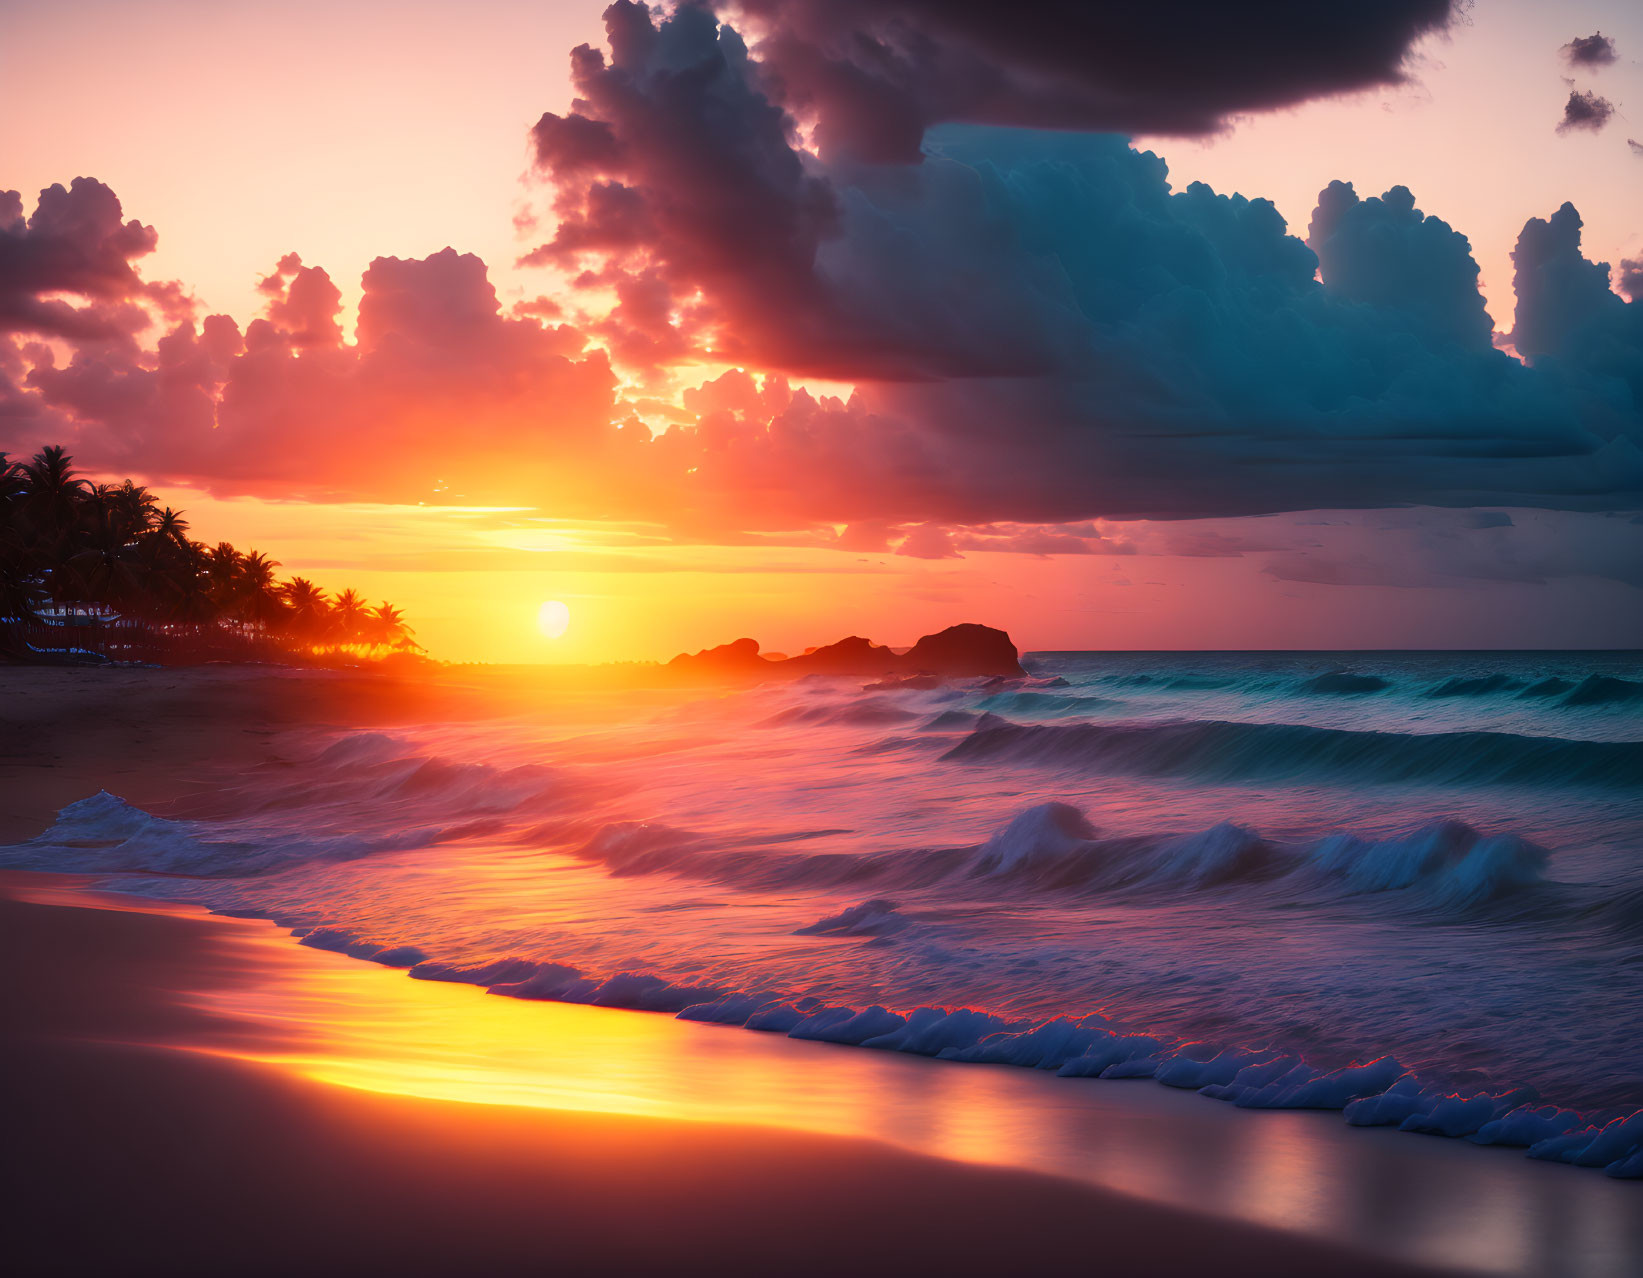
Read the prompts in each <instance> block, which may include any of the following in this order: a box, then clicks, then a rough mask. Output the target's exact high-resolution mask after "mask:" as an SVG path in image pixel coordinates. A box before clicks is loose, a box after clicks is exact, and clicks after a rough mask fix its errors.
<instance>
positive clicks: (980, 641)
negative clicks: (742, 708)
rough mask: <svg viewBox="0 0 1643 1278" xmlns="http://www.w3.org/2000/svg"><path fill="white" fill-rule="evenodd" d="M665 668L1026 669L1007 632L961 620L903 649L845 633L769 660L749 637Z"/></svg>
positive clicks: (778, 672) (752, 674) (712, 672)
mask: <svg viewBox="0 0 1643 1278" xmlns="http://www.w3.org/2000/svg"><path fill="white" fill-rule="evenodd" d="M665 669H666V670H667V671H668V672H669V673H671V674H673V675H676V676H680V677H684V678H690V679H702V680H705V681H718V680H738V681H739V680H761V679H771V678H793V677H796V676H800V675H847V676H854V677H861V676H868V677H876V678H880V679H885V680H894V681H897V682H900V681H909V682H910V681H912V680H915V679H916V680H919V681H921V682H922V681H923V680H926V679H929V680H935V679H943V678H949V679H971V678H987V677H994V678H1004V679H1018V678H1021V677H1022V676H1024V675H1025V674H1026V673H1027V672H1026V671H1025V670H1023V669H1022V668H1021V661H1020V658H1019V655H1018V654H1017V652H1016V647H1015V644H1014V643H1013V642H1011V640H1010V636H1009V635H1007V634H1005V633H1004V631H1002V630H995V629H994V628H993V627H991V626H981V625H976V624H975V623H973V622H966V623H964V624H962V625H957V626H948V627H947V629H945V630H942V631H939V632H937V633H936V634H933V635H925V636H924V637H923V638H922V639H920V640H919V641H918V642H917V643H916V644H914V645H913V647H912V648H911V649H909V650H908V651H907V652H905V653H900V654H898V653H896V652H894V651H893V650H892V649H890V648H886V647H883V646H882V645H880V644H875V643H874V642H872V640H870V639H863V638H862V637H861V636H860V635H851V636H850V637H849V638H847V639H840V640H839V641H838V642H837V643H830V644H827V645H826V646H824V647H821V648H814V649H812V650H811V651H809V652H807V653H805V654H804V655H803V656H800V657H790V658H788V659H786V660H772V659H770V658H768V657H762V656H760V655H759V645H758V643H757V641H755V640H752V639H738V640H736V641H735V642H734V643H727V644H721V645H720V646H719V647H717V648H704V649H703V650H702V651H701V652H697V653H680V654H679V655H678V656H677V657H675V658H674V659H673V660H672V661H670V662H668V663H667V666H666V667H665Z"/></svg>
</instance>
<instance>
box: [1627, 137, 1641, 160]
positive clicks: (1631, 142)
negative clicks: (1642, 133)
mask: <svg viewBox="0 0 1643 1278" xmlns="http://www.w3.org/2000/svg"><path fill="white" fill-rule="evenodd" d="M1626 145H1627V146H1629V147H1631V149H1632V154H1633V155H1636V156H1640V157H1643V142H1639V141H1638V140H1637V139H1636V138H1627V139H1626Z"/></svg>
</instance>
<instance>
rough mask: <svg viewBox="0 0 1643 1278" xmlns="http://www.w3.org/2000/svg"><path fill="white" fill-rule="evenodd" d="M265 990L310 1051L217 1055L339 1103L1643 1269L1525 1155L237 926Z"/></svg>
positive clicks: (1387, 1244)
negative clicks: (376, 1095) (838, 1036)
mask: <svg viewBox="0 0 1643 1278" xmlns="http://www.w3.org/2000/svg"><path fill="white" fill-rule="evenodd" d="M230 925H231V926H232V927H233V928H234V933H235V935H236V936H237V938H238V939H237V944H238V945H239V946H240V947H241V948H243V949H244V950H245V951H246V953H247V954H248V955H254V957H255V959H256V962H255V963H254V964H253V965H252V967H253V971H254V972H255V979H251V980H246V979H240V980H237V981H236V982H235V983H233V984H232V985H227V986H224V985H220V984H219V985H218V986H217V987H216V988H212V989H208V990H204V991H200V992H194V993H191V994H190V996H189V998H190V1001H191V1002H193V1003H194V1004H195V1005H196V1006H198V1007H200V1008H201V1009H202V1010H205V1011H208V1012H211V1013H215V1014H217V1015H219V1016H228V1017H234V1018H243V1019H245V1020H249V1021H253V1022H257V1023H260V1024H262V1025H265V1026H268V1027H270V1028H271V1029H274V1030H276V1031H279V1032H278V1033H276V1034H275V1035H274V1036H273V1037H271V1038H270V1040H269V1041H270V1042H273V1043H299V1044H300V1045H301V1046H300V1047H299V1048H297V1049H294V1050H292V1049H286V1048H275V1049H270V1050H267V1051H263V1050H260V1049H258V1050H252V1051H232V1052H224V1051H223V1049H222V1048H220V1047H218V1046H212V1045H204V1046H197V1047H196V1050H201V1051H208V1052H214V1053H218V1054H227V1055H234V1056H238V1057H239V1058H241V1059H247V1060H254V1061H259V1062H262V1063H265V1064H270V1065H274V1066H278V1067H279V1068H282V1069H285V1070H289V1071H291V1072H293V1073H295V1074H297V1075H300V1076H302V1077H304V1078H308V1079H312V1080H316V1081H319V1082H322V1083H326V1084H331V1085H336V1086H342V1087H349V1088H357V1089H364V1090H368V1091H374V1092H382V1093H389V1094H395V1095H402V1096H412V1097H423V1098H429V1099H439V1100H447V1101H458V1102H467V1103H473V1104H487V1105H516V1106H529V1107H533V1108H540V1109H549V1110H564V1111H587V1112H594V1113H606V1114H619V1115H629V1116H636V1117H652V1118H665V1119H672V1120H685V1121H693V1122H716V1123H732V1124H752V1125H759V1126H767V1127H776V1128H785V1129H789V1130H798V1131H806V1132H816V1133H824V1134H831V1135H839V1136H848V1137H858V1138H861V1137H865V1138H869V1139H876V1140H882V1141H886V1142H889V1143H891V1144H893V1145H897V1146H900V1147H903V1148H906V1149H910V1150H913V1151H916V1152H920V1153H924V1154H929V1155H935V1156H938V1157H942V1158H947V1159H953V1160H958V1161H964V1162H970V1163H982V1164H988V1165H994V1166H1002V1167H1012V1168H1020V1169H1026V1170H1032V1171H1038V1172H1046V1173H1050V1174H1054V1175H1059V1176H1064V1177H1069V1178H1072V1179H1076V1180H1080V1181H1084V1182H1088V1183H1091V1184H1094V1185H1097V1186H1101V1187H1103V1188H1107V1189H1111V1190H1116V1191H1118V1192H1121V1193H1125V1194H1129V1195H1133V1196H1135V1197H1138V1198H1143V1199H1147V1200H1151V1201H1155V1202H1159V1203H1163V1204H1167V1205H1171V1206H1176V1207H1184V1208H1187V1209H1190V1210H1194V1211H1198V1212H1204V1213H1208V1214H1211V1215H1214V1216H1219V1217H1225V1218H1231V1219H1241V1220H1245V1221H1250V1222H1254V1223H1257V1224H1261V1225H1266V1226H1276V1227H1279V1228H1282V1229H1287V1230H1291V1231H1295V1232H1298V1233H1303V1234H1307V1235H1311V1236H1314V1237H1317V1238H1320V1239H1324V1240H1328V1241H1331V1242H1336V1243H1341V1244H1345V1245H1348V1246H1351V1247H1353V1248H1357V1249H1360V1250H1365V1251H1369V1252H1374V1253H1379V1254H1382V1255H1388V1256H1394V1257H1399V1258H1404V1259H1408V1260H1411V1261H1420V1262H1425V1263H1436V1264H1447V1265H1458V1266H1461V1267H1462V1268H1463V1269H1466V1270H1471V1271H1476V1272H1481V1273H1492V1274H1496V1273H1498V1274H1513V1273H1519V1274H1542V1273H1548V1272H1557V1273H1560V1274H1567V1275H1571V1278H1599V1276H1603V1278H1607V1276H1608V1275H1619V1274H1622V1273H1626V1272H1628V1271H1627V1269H1626V1265H1627V1263H1628V1261H1627V1257H1628V1256H1635V1255H1637V1254H1639V1252H1640V1250H1643V1219H1640V1216H1639V1213H1637V1211H1636V1210H1635V1208H1636V1192H1637V1191H1636V1187H1635V1186H1630V1185H1625V1184H1619V1183H1616V1182H1612V1181H1607V1180H1604V1179H1603V1178H1601V1177H1597V1176H1593V1175H1591V1174H1589V1173H1582V1172H1579V1171H1576V1170H1574V1169H1571V1168H1565V1167H1560V1166H1552V1165H1547V1164H1542V1163H1534V1162H1530V1161H1528V1160H1526V1159H1524V1158H1523V1157H1522V1154H1521V1152H1519V1151H1503V1150H1485V1149H1475V1148H1471V1147H1469V1146H1465V1145H1462V1144H1459V1143H1457V1142H1451V1141H1440V1140H1432V1139H1421V1138H1416V1137H1411V1136H1407V1135H1403V1134H1399V1133H1396V1132H1391V1131H1385V1130H1375V1131H1354V1130H1351V1129H1348V1128H1347V1127H1345V1126H1344V1125H1343V1124H1342V1123H1341V1120H1340V1117H1339V1115H1336V1114H1315V1113H1295V1112H1291V1113H1254V1112H1248V1111H1241V1110H1237V1109H1234V1108H1232V1107H1230V1106H1225V1105H1216V1104H1210V1103H1208V1102H1205V1101H1203V1100H1201V1099H1200V1098H1198V1097H1196V1096H1194V1095H1191V1094H1190V1093H1184V1092H1172V1091H1170V1090H1168V1089H1166V1088H1162V1087H1158V1086H1155V1085H1141V1084H1133V1085H1126V1084H1123V1083H1101V1082H1085V1081H1069V1080H1062V1079H1056V1078H1054V1077H1051V1076H1049V1075H1046V1074H1042V1073H1039V1072H1036V1071H1029V1070H1021V1069H1010V1068H1006V1067H995V1066H957V1065H951V1064H945V1063H937V1062H932V1061H927V1060H923V1059H919V1058H914V1057H908V1056H900V1055H896V1054H892V1053H880V1052H873V1051H867V1050H863V1049H858V1048H847V1047H837V1046H833V1045H828V1044H819V1043H801V1042H796V1041H793V1040H790V1039H785V1038H782V1037H779V1036H772V1035H764V1034H758V1033H753V1032H749V1031H745V1030H738V1029H730V1028H726V1027H723V1026H712V1025H700V1024H694V1023H691V1022H685V1021H679V1020H675V1019H673V1018H671V1017H668V1016H662V1015H655V1014H649V1013H643V1012H629V1011H618V1010H612V1009H605V1008H592V1007H584V1006H576V1005H567V1004H559V1003H534V1002H526V1001H521V1000H515V999H507V998H499V997H494V996H491V995H487V994H486V993H485V992H484V991H482V990H480V989H478V988H475V987H472V986H465V985H456V984H444V983H439V982H432V981H412V980H409V979H407V978H406V977H405V976H404V974H403V973H400V972H397V971H394V970H392V969H387V968H383V967H378V966H374V965H372V964H369V963H363V962H360V961H358V960H354V959H349V958H345V957H342V956H340V955H335V954H330V953H326V952H322V951H315V950H311V949H305V948H301V947H298V946H296V945H294V944H293V943H292V941H291V939H290V938H289V937H288V936H286V935H285V934H284V933H282V932H279V931H276V930H275V929H273V928H271V927H269V926H268V925H267V924H262V923H256V922H249V921H247V922H244V923H241V922H238V921H231V923H230Z"/></svg>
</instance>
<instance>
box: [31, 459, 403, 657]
mask: <svg viewBox="0 0 1643 1278" xmlns="http://www.w3.org/2000/svg"><path fill="white" fill-rule="evenodd" d="M188 527H189V525H188V520H187V519H186V518H185V517H184V516H183V514H182V512H181V511H178V510H175V509H173V508H171V507H169V506H167V507H164V508H161V506H160V503H159V502H158V501H157V500H156V499H155V497H154V495H153V494H152V493H150V492H149V491H148V489H147V488H145V487H143V486H142V485H141V484H138V483H136V482H134V481H133V480H130V479H127V480H125V481H124V482H123V483H119V484H107V483H99V484H92V483H89V482H88V481H87V480H85V479H84V478H82V477H81V476H80V475H79V474H78V473H77V472H76V471H75V469H74V466H73V459H72V458H71V457H70V456H69V455H68V453H67V452H66V451H65V450H64V449H63V448H61V447H60V446H57V445H52V446H49V447H46V448H43V449H41V450H40V452H39V453H37V454H36V455H35V456H34V457H33V458H31V459H30V460H28V461H26V462H19V461H17V460H14V459H13V458H12V457H10V456H9V455H7V454H6V453H3V452H0V648H3V649H4V650H5V651H7V652H8V653H10V654H12V655H16V656H21V657H24V658H28V657H31V656H33V655H35V654H36V653H37V652H38V649H35V648H31V647H30V643H31V642H35V641H36V640H35V639H32V638H31V636H30V633H29V630H28V627H29V626H30V625H32V624H36V623H38V622H39V620H40V617H41V610H42V609H44V608H45V607H46V606H47V605H48V604H51V603H56V604H59V605H62V606H64V607H65V608H66V609H68V610H70V612H71V614H72V611H73V610H75V609H76V608H78V607H79V606H80V605H82V604H93V605H100V606H102V607H106V608H109V609H112V610H114V611H115V612H116V613H117V614H118V617H117V618H116V619H115V620H116V621H117V622H118V627H117V630H118V638H117V639H115V640H114V642H113V643H112V644H111V645H110V646H107V647H105V649H104V650H105V651H106V652H110V653H111V655H120V654H122V653H124V654H131V653H138V654H142V655H145V656H149V655H152V654H154V653H156V652H157V653H158V654H159V655H161V656H162V657H163V656H166V655H168V654H170V655H174V656H182V657H187V656H193V657H196V658H197V657H198V656H199V655H201V654H211V653H218V652H220V653H222V654H224V655H229V656H232V655H235V654H236V653H237V652H244V651H246V646H247V644H248V643H250V642H252V641H254V642H255V644H256V647H257V649H259V650H266V645H268V644H270V643H273V642H278V643H282V644H284V645H285V646H287V647H289V648H291V649H293V650H295V649H312V648H313V647H314V646H316V645H318V644H321V643H325V642H331V643H333V644H335V645H336V646H338V647H347V648H369V649H371V650H373V651H375V650H380V649H383V648H389V647H392V648H415V647H416V646H417V644H416V642H415V640H413V639H412V638H411V633H412V632H411V628H410V627H409V626H408V625H407V624H406V623H405V617H404V614H403V613H401V612H400V610H399V609H398V608H395V607H394V606H393V605H392V604H390V603H386V602H384V603H381V604H379V605H378V606H377V607H375V608H367V607H366V605H365V601H364V599H362V598H361V597H360V595H359V593H358V592H357V591H354V590H345V591H343V592H342V594H341V595H339V596H338V597H337V600H336V603H335V605H332V604H330V603H329V602H328V601H327V599H326V596H325V592H324V591H323V590H321V589H320V588H319V587H318V586H316V585H314V583H313V582H311V581H308V580H306V579H304V578H302V577H297V578H293V579H292V580H291V581H288V582H285V583H283V584H281V583H280V581H279V580H278V579H277V577H276V576H275V570H276V569H277V568H278V567H279V565H278V564H277V563H276V562H275V561H274V560H272V559H270V558H269V557H268V556H267V555H265V554H263V553H261V552H260V551H256V550H253V551H251V552H249V553H247V554H241V553H240V552H239V551H238V550H237V549H235V547H234V546H233V545H231V544H230V543H228V542H226V541H224V542H219V543H217V545H216V546H214V547H210V548H207V547H206V546H204V545H201V544H200V543H199V542H196V541H193V540H191V539H190V538H189V536H188ZM179 628H182V629H185V630H188V631H191V632H192V633H193V636H194V637H195V638H204V639H205V640H206V642H205V644H204V646H203V647H201V646H198V645H195V644H190V645H187V646H183V647H179V646H177V645H176V644H175V643H174V642H173V641H172V638H171V637H174V636H175V635H176V632H177V630H178V629H179ZM236 632H237V633H236ZM108 633H109V634H114V633H115V632H114V631H110V632H108ZM168 636H171V637H168ZM65 638H66V636H65ZM225 640H226V641H228V642H227V643H226V646H225V642H224V641H225ZM74 642H79V641H78V640H74ZM51 644H52V645H55V646H57V647H61V646H62V644H61V643H60V642H58V641H57V640H56V639H53V640H52V641H51Z"/></svg>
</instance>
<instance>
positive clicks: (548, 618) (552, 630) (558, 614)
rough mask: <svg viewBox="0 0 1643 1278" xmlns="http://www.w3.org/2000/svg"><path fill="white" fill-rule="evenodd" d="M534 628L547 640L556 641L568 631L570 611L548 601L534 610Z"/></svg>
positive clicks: (555, 600) (561, 605) (557, 603)
mask: <svg viewBox="0 0 1643 1278" xmlns="http://www.w3.org/2000/svg"><path fill="white" fill-rule="evenodd" d="M536 628H537V629H538V630H540V631H541V632H542V633H543V634H545V635H546V636H547V637H548V638H549V639H557V638H559V636H560V635H562V634H564V633H565V631H567V630H569V629H570V609H569V608H567V607H566V606H565V605H564V604H562V603H560V602H559V601H558V600H557V599H550V600H548V601H547V602H546V603H545V604H543V605H542V606H541V607H540V608H538V609H537V610H536Z"/></svg>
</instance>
